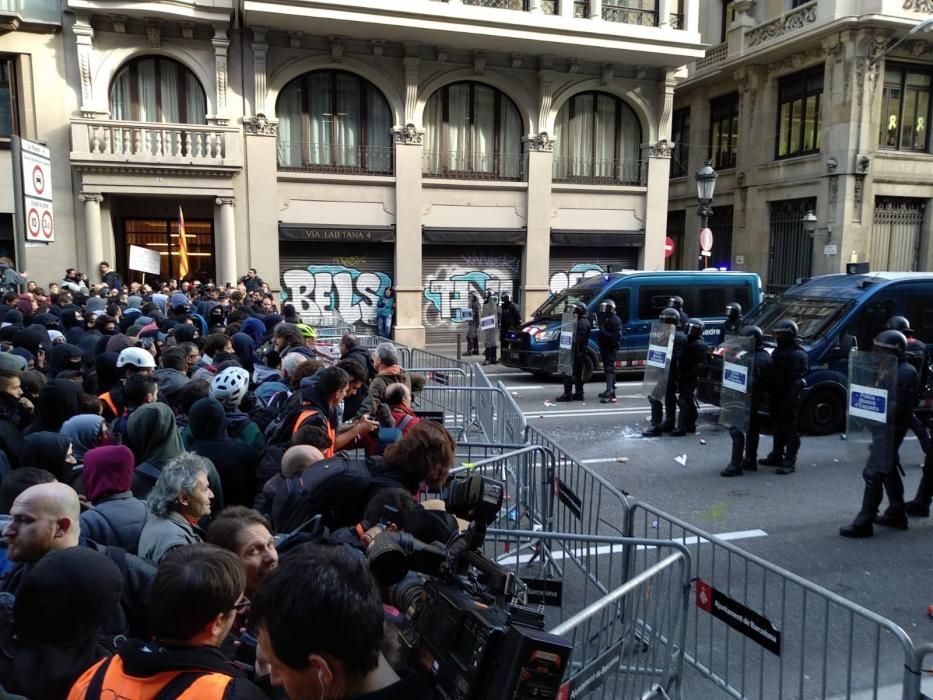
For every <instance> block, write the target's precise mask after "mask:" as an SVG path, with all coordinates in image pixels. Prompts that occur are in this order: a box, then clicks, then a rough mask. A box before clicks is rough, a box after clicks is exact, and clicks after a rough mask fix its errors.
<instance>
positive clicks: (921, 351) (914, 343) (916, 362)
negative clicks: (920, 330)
mask: <svg viewBox="0 0 933 700" xmlns="http://www.w3.org/2000/svg"><path fill="white" fill-rule="evenodd" d="M887 327H888V328H890V329H891V330H895V331H900V332H901V333H903V334H904V336H905V337H906V338H907V352H905V353H904V359H905V360H907V362H909V363H910V364H911V365H912V366H913V368H914V369H915V370H917V375H918V376H919V377H920V391H921V393H922V392H923V388H924V387H925V386H926V385H927V380H928V379H929V374H930V372H929V365H928V363H927V346H926V343H924V342H923V341H922V340H920V339H919V338H916V337H914V331H913V329H912V328H911V327H910V321H908V320H907V319H906V318H905V317H904V316H892V317H891V318H889V319H888V325H887ZM910 429H911V430H912V431H913V433H914V435H916V436H917V440H919V441H920V449H922V450H923V452H924V454H926V453H927V452H929V451H930V446H931V445H930V431H928V430H927V427H926V424H925V423H924V422H923V420H922V419H921V418H920V417H919V416H918V415H917V412H916V410H915V411H914V412H913V414H912V415H911V417H910Z"/></svg>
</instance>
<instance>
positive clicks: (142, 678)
mask: <svg viewBox="0 0 933 700" xmlns="http://www.w3.org/2000/svg"><path fill="white" fill-rule="evenodd" d="M245 587H246V574H245V573H244V572H243V565H242V563H241V562H240V560H239V558H238V557H237V556H236V555H235V554H234V553H233V552H228V551H226V550H224V549H221V548H220V547H215V546H214V545H210V544H192V545H187V546H184V547H179V548H178V549H175V550H173V551H171V552H170V553H169V554H167V555H166V557H165V559H163V561H162V564H161V565H160V567H159V571H158V573H157V574H156V576H155V579H154V580H153V582H152V592H151V598H150V602H149V613H150V617H151V620H152V632H153V636H154V639H155V641H152V642H146V641H142V640H136V639H130V640H127V641H126V642H125V643H124V644H123V645H121V646H120V650H119V652H118V653H117V654H116V655H115V656H112V657H110V658H109V659H104V660H103V661H100V662H98V663H96V664H94V665H93V666H91V668H89V669H88V670H87V671H86V672H85V673H84V674H83V675H82V676H81V677H80V678H78V680H77V681H76V682H75V684H74V685H73V686H72V688H71V692H70V693H69V694H68V700H100V699H101V698H123V699H124V700H149V699H150V698H154V697H167V698H177V699H178V700H264V699H265V698H266V696H265V694H264V693H263V692H262V691H261V690H260V689H259V688H257V687H256V686H255V685H254V684H253V683H251V682H250V681H249V680H247V679H246V678H245V677H244V676H243V675H242V673H241V672H240V671H239V670H238V668H237V667H236V666H234V665H233V664H231V663H230V662H229V661H227V659H226V658H225V657H224V655H223V653H222V652H221V650H220V645H221V643H222V642H223V641H224V639H225V638H226V636H227V634H228V633H229V632H230V630H231V628H232V627H233V623H234V620H235V619H236V616H237V613H238V612H241V611H242V610H244V609H245V608H246V607H248V606H249V600H248V599H247V598H246V597H245V596H244V594H243V592H244V589H245Z"/></svg>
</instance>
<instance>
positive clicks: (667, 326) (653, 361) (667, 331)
mask: <svg viewBox="0 0 933 700" xmlns="http://www.w3.org/2000/svg"><path fill="white" fill-rule="evenodd" d="M676 332H677V327H676V326H674V325H673V324H671V323H661V322H660V321H655V322H654V323H652V324H651V335H650V336H649V338H648V357H647V359H646V360H645V378H644V381H643V383H642V386H643V388H644V390H645V395H646V396H649V397H652V398H654V399H657V400H658V401H664V394H665V393H666V392H667V382H668V378H669V376H670V373H671V357H672V355H673V354H674V334H675V333H676Z"/></svg>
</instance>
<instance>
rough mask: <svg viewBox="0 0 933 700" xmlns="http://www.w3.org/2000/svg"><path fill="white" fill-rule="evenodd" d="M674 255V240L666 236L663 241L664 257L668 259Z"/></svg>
mask: <svg viewBox="0 0 933 700" xmlns="http://www.w3.org/2000/svg"><path fill="white" fill-rule="evenodd" d="M673 254H674V239H673V238H671V237H670V236H668V237H667V238H665V239H664V257H665V258H669V257H671V256H672V255H673Z"/></svg>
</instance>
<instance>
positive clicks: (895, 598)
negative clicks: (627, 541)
mask: <svg viewBox="0 0 933 700" xmlns="http://www.w3.org/2000/svg"><path fill="white" fill-rule="evenodd" d="M485 369H486V370H487V373H488V374H490V375H491V377H492V378H493V380H494V381H502V382H503V384H504V385H505V387H506V388H507V390H508V391H509V392H510V393H511V395H512V396H513V398H514V399H515V401H516V403H517V404H518V406H519V407H520V408H521V410H522V411H523V413H524V415H525V417H526V419H527V420H528V423H529V424H530V425H534V426H536V427H537V428H539V429H540V430H542V431H544V432H545V433H547V434H548V435H549V436H550V438H551V439H552V440H553V441H554V442H556V443H557V444H559V445H561V446H562V447H563V448H564V449H565V450H566V451H567V452H569V453H570V454H571V455H572V456H574V457H575V458H576V459H578V460H580V461H581V462H582V463H584V464H586V465H587V466H588V467H589V468H591V469H593V470H594V471H595V472H597V473H598V474H600V475H602V476H603V477H605V478H606V479H607V480H608V481H609V482H610V483H612V484H613V485H614V486H616V487H618V488H620V489H623V490H624V491H625V492H626V493H628V494H630V497H631V498H633V499H635V500H638V501H642V502H646V503H649V504H651V505H653V506H656V507H658V508H660V509H661V510H663V511H666V512H667V513H670V514H671V515H674V516H677V517H679V518H682V519H684V520H686V521H688V522H690V523H693V524H695V525H697V526H699V527H700V528H701V529H703V530H706V531H708V532H711V533H714V534H718V535H721V536H724V537H725V538H726V539H729V540H731V541H732V543H733V544H735V545H737V546H739V547H741V548H743V549H745V550H747V551H749V552H752V553H754V554H756V555H758V556H760V557H762V558H764V559H766V560H768V561H770V562H773V563H774V564H777V565H778V566H781V567H784V568H786V569H788V570H790V571H792V572H794V573H795V574H797V575H799V576H802V577H803V578H806V579H808V580H811V581H813V582H815V583H817V584H819V585H821V586H824V587H825V588H827V589H829V590H831V591H834V592H836V593H838V594H840V595H842V596H844V597H846V598H848V599H850V600H852V601H855V602H857V603H859V604H861V605H864V606H865V607H867V608H869V609H870V610H873V611H875V612H877V613H879V614H881V615H883V616H885V617H887V618H890V619H891V620H893V621H894V622H896V623H897V624H899V625H900V626H901V627H902V628H903V629H904V630H905V631H906V632H907V633H908V634H909V635H910V636H911V638H912V639H913V640H914V641H915V642H919V641H928V642H933V619H931V618H930V616H929V615H928V614H927V606H928V605H929V604H933V586H931V570H933V548H931V547H930V543H931V539H933V520H930V519H911V523H910V524H911V527H910V529H909V530H908V531H906V532H903V531H898V530H891V529H888V528H883V527H878V526H876V527H875V536H874V537H873V538H870V539H865V540H849V539H846V538H843V537H841V536H839V534H838V530H839V527H840V526H841V525H845V524H848V523H849V522H851V520H852V519H853V517H854V516H855V514H856V512H857V511H858V508H859V505H860V504H861V496H862V486H863V482H862V478H861V472H862V468H863V466H864V459H856V458H850V456H849V455H847V450H846V448H847V441H846V440H845V439H843V437H842V436H841V435H832V436H827V437H807V436H805V437H804V438H803V444H802V446H801V449H800V455H799V459H798V462H797V472H796V473H795V474H792V475H786V476H781V475H778V474H776V473H775V470H774V469H773V468H768V467H760V468H759V471H758V472H753V473H746V474H745V475H743V476H741V477H735V478H731V479H727V478H723V477H721V476H720V475H719V472H720V470H721V469H722V468H723V467H724V466H725V465H726V463H727V462H728V460H729V455H730V446H731V441H730V439H729V434H728V430H727V429H726V428H723V427H721V426H719V425H717V419H718V409H717V408H715V407H713V406H706V405H702V404H701V408H700V421H699V425H698V430H697V433H696V434H695V435H688V436H685V437H680V438H674V437H669V436H665V437H662V438H643V437H641V431H642V430H644V429H645V427H646V426H647V425H648V418H649V410H648V403H647V400H646V399H645V395H644V391H643V389H642V384H641V375H640V374H620V375H619V377H618V382H617V392H616V393H617V397H618V403H617V404H601V403H600V402H599V397H598V394H599V392H600V391H602V390H603V389H604V388H605V385H604V383H603V382H602V381H601V375H597V379H599V381H593V382H591V383H589V384H588V385H587V386H586V390H585V397H586V398H585V401H583V402H579V401H574V402H571V403H555V402H554V399H555V397H556V396H557V395H558V394H560V393H561V391H562V386H561V383H560V381H559V380H558V379H557V378H556V377H555V378H551V379H541V378H538V377H534V376H532V375H530V374H527V373H524V372H521V371H518V370H514V369H511V368H507V367H504V366H501V365H495V366H491V367H486V368H485ZM770 446H771V438H770V436H767V435H763V436H762V439H761V446H760V449H759V456H760V457H764V456H765V455H766V454H767V452H768V450H769V449H770ZM901 459H902V463H903V464H904V467H905V469H906V471H907V477H906V479H905V490H906V493H907V497H908V498H911V497H912V496H913V493H914V492H915V490H916V487H917V483H918V482H919V479H920V464H921V462H922V461H923V454H922V451H921V450H920V448H919V446H918V443H917V440H916V438H915V437H913V435H909V436H908V439H907V441H906V442H905V444H904V447H903V448H902V450H901ZM882 507H884V505H883V506H882ZM927 665H930V664H929V663H928V664H927ZM892 680H893V679H892Z"/></svg>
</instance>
